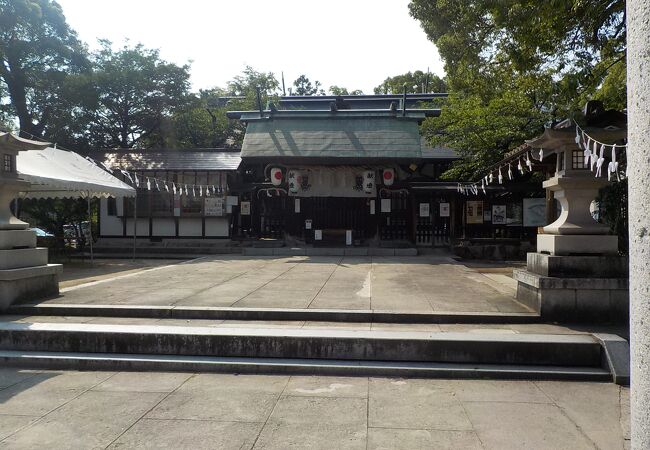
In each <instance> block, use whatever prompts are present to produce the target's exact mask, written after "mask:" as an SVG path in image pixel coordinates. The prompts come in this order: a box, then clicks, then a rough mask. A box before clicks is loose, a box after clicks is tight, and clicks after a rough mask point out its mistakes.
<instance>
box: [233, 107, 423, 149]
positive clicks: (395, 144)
mask: <svg viewBox="0 0 650 450" xmlns="http://www.w3.org/2000/svg"><path fill="white" fill-rule="evenodd" d="M337 116H338V115H337ZM241 156H242V158H250V157H263V158H265V157H282V158H292V157H303V158H304V157H312V158H314V157H315V158H409V159H412V158H418V159H419V158H420V157H421V150H420V133H419V128H418V123H417V121H414V120H400V119H399V118H395V117H388V116H384V117H367V116H358V117H348V116H344V117H335V118H333V117H310V118H304V119H303V118H300V117H287V118H282V119H277V118H276V119H270V120H260V121H250V122H249V123H248V127H247V129H246V135H245V137H244V142H243V145H242V153H241Z"/></svg>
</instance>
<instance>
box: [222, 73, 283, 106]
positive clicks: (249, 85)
mask: <svg viewBox="0 0 650 450" xmlns="http://www.w3.org/2000/svg"><path fill="white" fill-rule="evenodd" d="M258 88H259V89H260V91H261V94H262V97H263V100H266V98H268V97H270V96H273V95H277V94H278V90H279V88H280V83H279V82H278V79H277V78H275V74H273V72H266V73H264V72H258V71H256V70H255V69H253V68H252V67H251V66H246V67H245V68H244V70H243V72H242V73H241V74H240V75H237V76H236V77H234V78H233V79H232V81H230V82H228V86H227V89H226V93H227V94H228V95H232V96H237V97H246V98H247V99H248V100H253V101H255V96H256V90H257V89H258Z"/></svg>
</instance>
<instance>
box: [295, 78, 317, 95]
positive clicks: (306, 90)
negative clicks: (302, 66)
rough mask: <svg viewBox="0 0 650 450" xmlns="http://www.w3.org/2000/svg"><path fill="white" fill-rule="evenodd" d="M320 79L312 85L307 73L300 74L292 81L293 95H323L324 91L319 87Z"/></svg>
mask: <svg viewBox="0 0 650 450" xmlns="http://www.w3.org/2000/svg"><path fill="white" fill-rule="evenodd" d="M320 86H321V83H320V81H314V84H313V85H312V83H311V81H309V78H307V75H300V76H299V77H298V78H296V79H295V80H294V81H293V87H294V88H295V89H294V91H293V95H325V91H324V90H323V89H321V88H320Z"/></svg>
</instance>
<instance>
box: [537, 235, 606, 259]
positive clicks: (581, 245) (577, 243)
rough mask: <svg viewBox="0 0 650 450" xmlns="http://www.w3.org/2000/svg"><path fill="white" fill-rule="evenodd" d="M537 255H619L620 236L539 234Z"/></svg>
mask: <svg viewBox="0 0 650 450" xmlns="http://www.w3.org/2000/svg"><path fill="white" fill-rule="evenodd" d="M537 253H548V254H550V255H618V236H613V235H595V234H594V235H571V234H538V235H537Z"/></svg>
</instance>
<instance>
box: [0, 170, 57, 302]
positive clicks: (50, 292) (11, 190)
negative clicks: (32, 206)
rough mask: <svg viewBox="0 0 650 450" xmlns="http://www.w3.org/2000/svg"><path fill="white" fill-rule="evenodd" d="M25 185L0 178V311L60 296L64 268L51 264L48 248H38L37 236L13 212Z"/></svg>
mask: <svg viewBox="0 0 650 450" xmlns="http://www.w3.org/2000/svg"><path fill="white" fill-rule="evenodd" d="M25 184H27V183H26V182H24V181H22V180H20V179H11V178H7V177H4V179H0V312H2V311H4V310H6V309H7V308H8V307H9V306H10V305H11V304H13V303H16V302H20V301H32V300H38V299H39V298H44V297H49V296H55V295H58V293H59V275H60V274H61V270H62V268H61V265H60V264H48V262H47V248H38V247H36V233H35V232H34V231H31V230H28V229H27V227H29V225H28V224H27V223H25V222H23V221H21V220H19V219H17V218H16V217H14V215H13V214H12V213H11V210H10V209H9V203H10V202H11V200H13V199H14V198H15V197H16V196H17V194H18V190H19V189H20V188H21V187H23V186H24V185H25Z"/></svg>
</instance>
